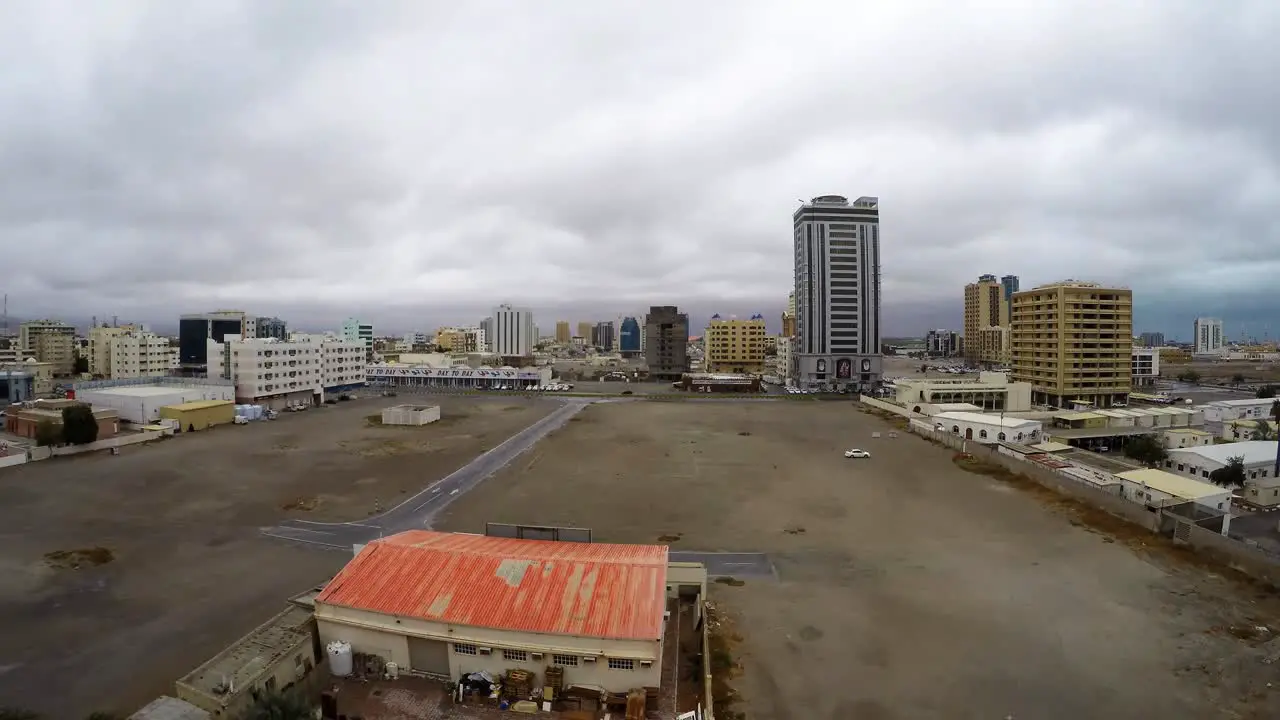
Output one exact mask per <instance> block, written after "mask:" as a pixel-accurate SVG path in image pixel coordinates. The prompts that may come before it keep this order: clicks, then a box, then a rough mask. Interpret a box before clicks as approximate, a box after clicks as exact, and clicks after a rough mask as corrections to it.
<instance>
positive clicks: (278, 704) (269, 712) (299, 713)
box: [244, 692, 311, 720]
mask: <svg viewBox="0 0 1280 720" xmlns="http://www.w3.org/2000/svg"><path fill="white" fill-rule="evenodd" d="M310 718H311V708H310V707H309V706H308V705H307V703H305V702H303V701H302V700H300V699H298V698H296V697H294V696H292V695H283V694H281V693H274V692H273V693H263V694H261V695H258V696H256V697H254V699H253V707H251V708H249V712H248V713H247V714H246V715H245V716H244V720H310Z"/></svg>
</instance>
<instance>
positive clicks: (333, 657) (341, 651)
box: [325, 640, 351, 677]
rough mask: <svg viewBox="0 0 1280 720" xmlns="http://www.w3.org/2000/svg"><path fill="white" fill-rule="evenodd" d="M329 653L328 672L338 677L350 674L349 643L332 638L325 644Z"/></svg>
mask: <svg viewBox="0 0 1280 720" xmlns="http://www.w3.org/2000/svg"><path fill="white" fill-rule="evenodd" d="M325 650H326V651H327V652H328V653H329V672H330V673H332V674H334V675H336V676H338V677H347V676H348V675H350V674H351V643H349V642H345V641H343V640H334V641H333V642H331V643H329V644H328V645H326V646H325Z"/></svg>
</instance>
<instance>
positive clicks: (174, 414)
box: [160, 400, 236, 432]
mask: <svg viewBox="0 0 1280 720" xmlns="http://www.w3.org/2000/svg"><path fill="white" fill-rule="evenodd" d="M160 417H162V418H164V419H166V420H172V421H174V422H176V423H177V424H178V432H195V431H196V430H207V429H208V428H211V427H213V426H215V425H227V424H230V423H231V422H233V421H234V420H235V417H236V404H235V403H234V402H232V401H231V400H196V401H194V402H188V403H182V404H180V405H165V406H164V407H162V408H160Z"/></svg>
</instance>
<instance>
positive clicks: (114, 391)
mask: <svg viewBox="0 0 1280 720" xmlns="http://www.w3.org/2000/svg"><path fill="white" fill-rule="evenodd" d="M75 396H76V399H77V400H80V401H82V402H86V403H89V404H90V405H92V406H93V407H95V408H110V409H112V410H115V411H116V412H117V413H118V414H119V416H120V419H121V420H123V421H125V422H130V423H134V424H135V425H146V424H148V423H152V422H155V421H156V420H159V419H160V418H161V417H162V415H161V414H160V409H161V408H163V407H165V406H166V405H182V404H184V403H191V402H199V401H208V400H216V401H223V402H234V401H235V399H236V388H235V386H234V385H233V384H232V383H231V381H229V380H224V379H222V378H184V377H173V378H170V377H164V378H149V379H145V380H130V381H110V380H102V381H93V382H83V383H77V384H76V386H75Z"/></svg>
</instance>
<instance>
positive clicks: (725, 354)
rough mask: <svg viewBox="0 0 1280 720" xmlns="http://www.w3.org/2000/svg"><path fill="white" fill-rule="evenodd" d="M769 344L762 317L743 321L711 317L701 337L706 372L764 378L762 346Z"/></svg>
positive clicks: (753, 316) (752, 317) (763, 348)
mask: <svg viewBox="0 0 1280 720" xmlns="http://www.w3.org/2000/svg"><path fill="white" fill-rule="evenodd" d="M769 342H771V340H770V338H769V337H768V336H767V335H765V329H764V316H763V315H752V316H751V317H750V318H749V319H746V320H742V319H739V318H728V319H726V318H722V317H720V316H719V315H712V316H711V323H710V324H708V325H707V333H706V337H705V338H704V344H705V347H706V371H707V372H709V373H749V374H752V375H763V374H764V373H765V361H764V357H765V346H766V344H768V343H769Z"/></svg>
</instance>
